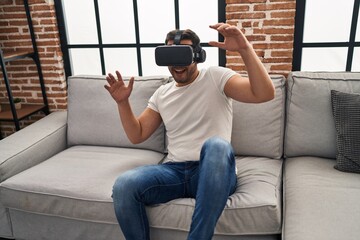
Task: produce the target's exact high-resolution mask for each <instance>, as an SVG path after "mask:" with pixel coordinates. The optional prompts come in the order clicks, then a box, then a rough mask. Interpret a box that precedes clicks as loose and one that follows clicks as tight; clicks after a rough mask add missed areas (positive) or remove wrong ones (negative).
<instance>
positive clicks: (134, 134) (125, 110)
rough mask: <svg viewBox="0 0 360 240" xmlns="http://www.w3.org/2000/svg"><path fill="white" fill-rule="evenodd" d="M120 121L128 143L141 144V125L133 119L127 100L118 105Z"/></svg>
mask: <svg viewBox="0 0 360 240" xmlns="http://www.w3.org/2000/svg"><path fill="white" fill-rule="evenodd" d="M118 110H119V115H120V120H121V123H122V126H123V128H124V131H125V133H126V135H127V137H128V139H129V140H130V142H132V143H134V144H136V143H140V142H142V139H141V124H140V122H139V120H138V119H137V118H136V117H135V115H134V113H133V111H132V109H131V106H130V103H129V101H128V100H126V101H123V102H121V103H118Z"/></svg>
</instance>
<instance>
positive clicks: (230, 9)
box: [0, 0, 296, 136]
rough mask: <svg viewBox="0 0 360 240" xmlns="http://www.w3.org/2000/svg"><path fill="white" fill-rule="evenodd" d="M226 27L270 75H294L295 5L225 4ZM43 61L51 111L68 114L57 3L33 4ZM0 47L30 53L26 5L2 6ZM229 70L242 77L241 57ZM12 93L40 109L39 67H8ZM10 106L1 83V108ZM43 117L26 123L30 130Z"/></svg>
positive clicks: (9, 2) (12, 0) (240, 0)
mask: <svg viewBox="0 0 360 240" xmlns="http://www.w3.org/2000/svg"><path fill="white" fill-rule="evenodd" d="M226 3H227V7H226V19H227V22H228V23H230V24H232V25H236V26H239V27H240V28H242V29H243V30H244V32H245V34H246V36H247V37H248V39H249V40H250V42H251V43H252V44H253V47H254V49H255V50H256V52H257V54H258V56H259V57H260V59H261V60H262V62H263V63H264V64H265V67H266V69H267V70H268V71H269V73H273V74H283V75H287V74H288V73H289V71H291V67H292V66H291V63H292V54H293V49H292V48H293V35H294V18H295V5H296V3H295V0H226ZM29 4H30V10H31V12H32V17H33V24H34V28H35V34H36V38H37V44H38V50H39V54H40V61H41V65H42V69H43V74H44V80H45V85H46V91H47V96H48V101H49V104H50V110H51V111H59V110H64V109H66V106H67V105H66V102H67V99H66V95H67V92H66V81H65V74H64V68H63V62H62V54H61V49H60V43H59V36H58V35H59V34H58V29H57V24H56V16H55V9H54V4H53V0H29ZM0 14H1V15H0V28H1V31H0V47H1V49H2V50H17V49H29V48H31V44H30V36H29V30H28V27H27V22H26V16H25V12H24V7H23V2H22V0H0ZM227 66H228V67H230V68H232V69H234V70H235V71H238V72H244V71H245V67H244V64H243V63H242V61H241V58H240V57H239V55H238V54H236V53H231V52H228V53H227ZM7 70H8V73H9V77H10V80H11V82H12V86H13V93H14V95H15V96H17V97H21V98H22V99H23V100H24V101H25V102H28V103H38V102H39V101H41V97H40V96H41V92H40V89H39V87H38V86H39V85H38V79H37V73H36V68H35V64H34V63H33V62H32V61H31V60H17V61H15V62H13V63H11V64H9V65H8V66H7ZM6 101H7V98H6V90H5V86H4V83H3V81H2V77H1V80H0V102H1V103H4V102H6ZM41 117H43V114H38V115H36V116H33V117H31V118H30V119H29V120H26V121H22V125H23V126H26V125H28V124H30V123H31V122H34V121H35V120H37V119H39V118H41ZM0 127H1V132H2V134H3V136H6V135H9V134H11V133H12V132H13V131H14V125H13V124H12V123H5V122H1V123H0Z"/></svg>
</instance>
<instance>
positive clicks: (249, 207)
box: [0, 72, 360, 240]
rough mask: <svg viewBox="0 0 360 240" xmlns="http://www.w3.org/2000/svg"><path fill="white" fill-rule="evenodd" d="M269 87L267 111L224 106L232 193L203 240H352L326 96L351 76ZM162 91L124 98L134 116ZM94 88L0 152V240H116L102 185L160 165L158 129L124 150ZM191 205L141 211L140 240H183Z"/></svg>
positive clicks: (354, 208) (310, 75) (354, 204)
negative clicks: (232, 158)
mask: <svg viewBox="0 0 360 240" xmlns="http://www.w3.org/2000/svg"><path fill="white" fill-rule="evenodd" d="M271 78H272V80H273V82H274V85H275V88H276V97H275V98H274V99H273V100H271V101H269V102H266V103H261V104H248V103H240V102H235V101H234V102H233V112H234V114H233V134H232V140H231V143H232V145H233V147H234V150H235V153H236V167H237V178H238V182H237V189H236V191H235V193H234V194H233V195H231V196H230V197H229V199H228V201H227V204H226V207H225V209H224V211H223V213H222V215H221V217H220V219H219V221H218V223H217V226H216V229H215V235H214V237H213V239H215V240H227V239H229V240H231V239H240V240H241V239H243V240H253V239H254V240H255V239H264V240H265V239H287V240H297V239H299V240H300V239H301V240H312V239H314V240H315V239H316V240H321V239H324V240H325V239H326V240H338V239H346V240H355V239H359V236H360V224H358V222H359V220H360V204H358V203H359V200H360V175H359V174H358V173H356V172H348V169H347V171H346V172H345V171H344V169H340V167H339V166H340V165H341V164H339V146H338V145H339V137H338V135H337V128H336V126H337V125H336V123H337V122H336V123H335V118H334V115H333V103H332V101H333V100H332V95H333V94H334V93H333V91H331V90H338V91H341V92H345V93H360V73H346V72H337V73H328V72H321V73H314V72H292V73H290V74H289V76H288V77H287V78H285V77H284V76H281V75H271ZM126 80H128V78H126ZM169 81H172V79H171V78H169V77H168V76H148V77H137V78H136V79H135V84H134V89H133V93H132V95H131V97H130V102H131V104H132V106H133V110H134V113H135V114H139V113H141V112H142V111H143V110H144V108H145V107H146V106H147V101H148V99H149V98H150V96H151V95H152V93H153V92H154V91H155V90H156V89H157V88H158V87H159V86H161V85H162V84H166V83H168V82H169ZM105 84H106V81H105V77H104V76H72V77H70V78H69V79H68V109H67V111H63V112H54V113H51V114H50V115H48V116H46V117H44V118H43V119H41V120H39V121H37V122H35V123H33V124H32V125H30V126H28V127H26V128H24V129H22V130H20V131H18V132H16V133H14V134H12V135H11V136H9V137H7V138H5V139H3V140H1V141H0V237H3V238H11V239H49V240H52V239H86V240H87V239H89V240H91V239H97V240H98V239H106V240H111V239H124V237H123V235H122V233H121V230H120V228H119V226H118V223H117V221H116V218H115V214H114V210H113V203H112V198H111V194H112V186H113V183H114V181H115V179H116V178H117V176H118V175H120V174H121V173H122V172H124V171H126V170H129V169H132V168H135V167H137V166H142V165H147V164H161V162H162V161H163V159H164V157H165V156H166V144H167V141H166V129H165V127H164V126H163V125H162V126H160V127H159V129H157V130H156V132H155V133H154V134H153V135H152V136H151V137H150V138H149V139H148V140H147V141H145V142H143V143H141V144H136V145H134V144H131V143H130V142H129V141H128V139H127V137H126V135H125V133H124V131H123V129H122V126H121V123H120V120H119V115H118V112H117V107H116V103H115V102H114V101H113V100H112V98H111V97H110V96H109V94H108V93H107V92H106V90H105V89H104V88H103V85H105ZM340 115H341V114H340ZM355 135H356V134H355ZM335 167H336V168H335ZM355 171H356V170H355ZM124 194H126V193H124ZM209 201H211V199H209ZM194 204H195V200H194V199H185V198H184V199H176V200H173V201H170V202H168V203H164V204H158V205H152V206H147V209H146V210H147V213H148V218H149V223H150V227H151V228H150V229H151V230H150V231H151V239H155V240H162V239H167V240H168V239H172V240H180V239H186V236H187V231H188V230H189V226H190V222H191V216H192V212H193V210H194Z"/></svg>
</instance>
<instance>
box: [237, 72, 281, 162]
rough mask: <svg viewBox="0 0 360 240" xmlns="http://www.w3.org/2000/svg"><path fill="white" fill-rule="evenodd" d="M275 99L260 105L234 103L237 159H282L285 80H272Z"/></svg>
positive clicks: (277, 77) (273, 78)
mask: <svg viewBox="0 0 360 240" xmlns="http://www.w3.org/2000/svg"><path fill="white" fill-rule="evenodd" d="M271 78H272V80H273V83H274V85H275V91H276V93H275V94H276V95H275V98H274V99H273V100H271V101H269V102H265V103H261V104H251V103H241V102H237V101H233V134H232V139H231V143H232V145H233V147H234V150H235V152H236V154H237V155H242V156H263V157H269V158H276V159H280V158H281V157H282V153H283V135H284V121H285V118H284V117H285V83H286V81H285V77H284V76H279V75H272V76H271Z"/></svg>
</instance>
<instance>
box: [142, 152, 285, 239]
mask: <svg viewBox="0 0 360 240" xmlns="http://www.w3.org/2000/svg"><path fill="white" fill-rule="evenodd" d="M236 167H237V171H238V173H237V179H238V182H237V188H236V191H235V193H234V194H233V195H231V196H230V197H229V199H228V201H227V204H226V206H225V209H224V211H223V213H222V215H221V216H220V218H219V221H218V223H217V225H216V228H215V234H218V235H233V236H236V235H239V236H240V235H257V234H258V235H263V234H277V233H280V232H281V199H282V195H281V178H282V170H281V168H282V161H281V160H275V159H269V158H262V157H237V158H236ZM194 206H195V200H194V199H190V198H182V199H176V200H173V201H170V202H168V203H164V204H159V205H155V206H151V207H148V208H147V211H148V213H149V214H148V215H149V222H150V225H151V226H152V227H153V228H166V229H173V230H180V231H188V229H189V228H190V224H191V217H192V214H193V211H194Z"/></svg>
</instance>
